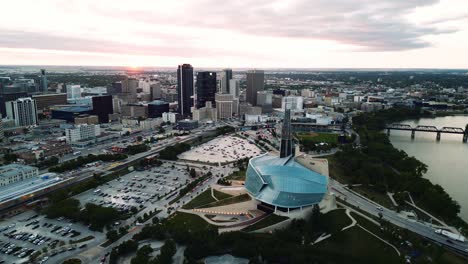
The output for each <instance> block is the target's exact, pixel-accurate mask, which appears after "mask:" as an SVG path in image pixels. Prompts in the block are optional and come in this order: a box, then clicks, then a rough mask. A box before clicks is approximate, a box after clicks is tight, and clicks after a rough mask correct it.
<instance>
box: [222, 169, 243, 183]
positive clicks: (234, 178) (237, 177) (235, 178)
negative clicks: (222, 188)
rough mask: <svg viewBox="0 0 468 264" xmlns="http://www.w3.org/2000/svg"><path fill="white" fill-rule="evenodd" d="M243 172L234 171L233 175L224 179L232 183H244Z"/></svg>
mask: <svg viewBox="0 0 468 264" xmlns="http://www.w3.org/2000/svg"><path fill="white" fill-rule="evenodd" d="M245 172H246V171H245V170H241V171H236V172H234V173H233V174H231V175H229V176H227V177H226V178H225V179H226V180H232V181H245Z"/></svg>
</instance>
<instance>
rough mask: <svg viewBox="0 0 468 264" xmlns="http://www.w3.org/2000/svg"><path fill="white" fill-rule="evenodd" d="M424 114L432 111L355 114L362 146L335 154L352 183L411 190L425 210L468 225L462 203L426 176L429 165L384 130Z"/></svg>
mask: <svg viewBox="0 0 468 264" xmlns="http://www.w3.org/2000/svg"><path fill="white" fill-rule="evenodd" d="M422 117H431V114H430V113H428V112H425V111H420V109H406V108H393V109H389V110H383V111H378V112H374V113H365V114H362V115H359V116H357V117H354V118H353V125H354V129H355V130H356V131H357V132H358V133H359V135H360V138H361V145H362V149H353V148H344V149H343V151H341V152H339V153H337V154H336V155H335V158H336V161H337V162H338V165H339V166H341V167H343V168H346V174H347V175H348V176H349V180H350V181H351V183H358V184H363V185H364V186H372V189H373V190H374V191H376V192H378V193H386V192H392V193H403V192H406V191H409V192H410V193H411V195H412V197H413V198H414V199H415V202H416V203H417V204H418V205H419V206H420V207H422V208H423V209H425V210H427V211H429V212H430V213H431V214H433V215H435V216H437V217H440V218H442V219H443V220H444V221H446V222H447V223H449V224H451V225H455V226H457V227H464V228H466V227H468V225H467V223H466V222H465V221H463V220H462V219H461V218H460V217H459V216H458V214H459V212H460V205H459V204H458V203H457V202H456V201H455V200H453V199H452V198H451V196H450V195H449V194H448V193H447V192H446V191H445V190H444V189H443V188H442V187H441V186H440V185H437V184H433V183H432V182H430V181H429V180H427V179H425V178H423V175H424V174H425V173H426V172H427V168H428V166H427V165H426V164H424V163H422V162H421V161H419V160H418V159H416V158H414V157H410V156H408V154H407V153H406V152H404V151H400V150H398V149H396V148H395V147H394V146H393V145H392V143H391V142H390V140H389V138H388V136H387V135H385V134H383V133H381V131H382V130H383V129H384V128H385V126H386V124H388V123H392V122H399V121H402V120H407V119H418V118H422ZM398 197H404V196H403V195H398ZM403 199H404V198H403Z"/></svg>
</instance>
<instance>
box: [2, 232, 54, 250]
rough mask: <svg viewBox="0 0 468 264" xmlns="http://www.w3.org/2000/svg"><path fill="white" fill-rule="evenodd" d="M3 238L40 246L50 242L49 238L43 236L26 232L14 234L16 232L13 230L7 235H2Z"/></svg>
mask: <svg viewBox="0 0 468 264" xmlns="http://www.w3.org/2000/svg"><path fill="white" fill-rule="evenodd" d="M3 235H4V236H6V237H8V238H11V239H16V240H22V241H28V242H31V243H32V244H34V245H37V246H40V245H42V244H44V243H45V242H49V241H50V240H52V238H50V237H45V236H40V235H38V234H31V233H28V232H19V233H16V230H13V231H11V232H9V233H6V234H3Z"/></svg>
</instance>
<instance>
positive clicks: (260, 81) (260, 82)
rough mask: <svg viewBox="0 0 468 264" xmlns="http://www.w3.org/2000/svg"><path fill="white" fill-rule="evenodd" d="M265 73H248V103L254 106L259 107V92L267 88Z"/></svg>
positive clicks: (254, 71) (255, 71) (256, 71)
mask: <svg viewBox="0 0 468 264" xmlns="http://www.w3.org/2000/svg"><path fill="white" fill-rule="evenodd" d="M264 82H265V72H264V71H262V70H250V71H247V91H246V101H247V102H248V103H250V104H251V105H252V106H255V105H257V92H259V91H263V90H264V88H265V83H264Z"/></svg>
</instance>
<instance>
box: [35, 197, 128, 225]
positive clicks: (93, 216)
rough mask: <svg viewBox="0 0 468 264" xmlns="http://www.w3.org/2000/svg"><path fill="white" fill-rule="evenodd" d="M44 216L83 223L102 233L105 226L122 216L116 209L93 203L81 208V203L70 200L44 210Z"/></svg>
mask: <svg viewBox="0 0 468 264" xmlns="http://www.w3.org/2000/svg"><path fill="white" fill-rule="evenodd" d="M43 212H44V214H45V215H46V216H47V217H48V218H57V217H61V216H63V217H66V218H68V219H72V220H75V221H81V222H83V223H85V224H87V225H90V229H91V230H98V231H102V230H103V228H104V227H105V226H108V225H111V224H112V223H113V222H115V221H116V220H118V219H120V218H121V214H120V212H119V211H117V210H116V209H114V208H110V207H103V206H100V205H95V204H92V203H87V204H86V205H85V207H84V208H81V206H80V201H79V200H77V199H73V198H68V199H65V200H62V201H59V202H56V203H53V204H51V205H50V206H48V207H46V208H45V209H44V211H43Z"/></svg>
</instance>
